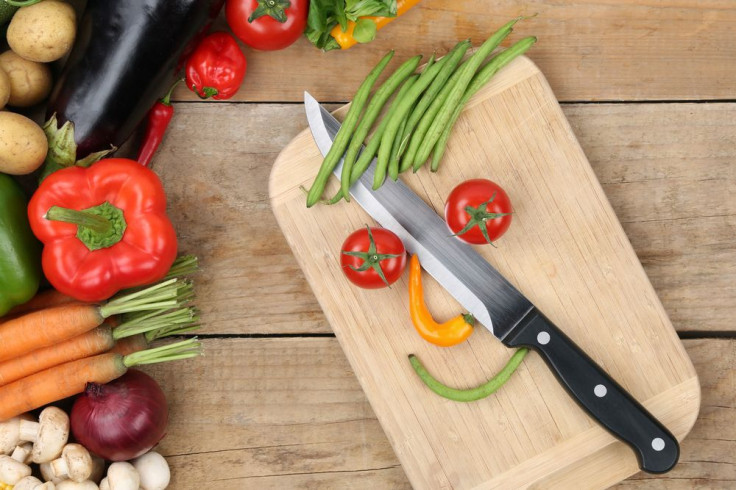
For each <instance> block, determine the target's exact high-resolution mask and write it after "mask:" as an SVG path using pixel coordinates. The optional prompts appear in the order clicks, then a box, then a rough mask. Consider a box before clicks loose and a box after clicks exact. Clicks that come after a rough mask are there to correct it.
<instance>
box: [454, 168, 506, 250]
mask: <svg viewBox="0 0 736 490" xmlns="http://www.w3.org/2000/svg"><path fill="white" fill-rule="evenodd" d="M445 221H447V226H449V227H450V230H452V232H453V233H454V234H455V235H456V236H457V237H458V238H460V239H461V240H463V241H465V242H468V243H474V244H483V243H491V244H492V242H493V241H494V240H498V239H499V238H500V237H501V235H503V234H504V233H505V232H506V230H508V229H509V226H510V225H511V200H510V199H509V196H508V195H507V194H506V191H504V190H503V189H502V188H501V186H499V185H498V184H496V183H495V182H492V181H490V180H487V179H471V180H466V181H465V182H463V183H462V184H460V185H458V186H457V187H455V188H454V189H453V190H452V192H450V195H449V196H448V198H447V203H446V204H445Z"/></svg>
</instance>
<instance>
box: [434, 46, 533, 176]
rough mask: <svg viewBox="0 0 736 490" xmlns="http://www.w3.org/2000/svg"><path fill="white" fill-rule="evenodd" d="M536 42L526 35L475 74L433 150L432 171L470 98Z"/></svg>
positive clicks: (437, 165)
mask: <svg viewBox="0 0 736 490" xmlns="http://www.w3.org/2000/svg"><path fill="white" fill-rule="evenodd" d="M536 42H537V38H536V37H534V36H531V37H525V38H524V39H522V40H521V41H518V42H517V43H515V44H513V45H512V46H510V47H509V48H508V49H506V50H504V51H501V53H499V54H497V55H496V56H494V57H493V58H491V61H489V62H488V64H486V66H484V67H483V68H482V69H481V70H480V71H479V72H478V73H476V74H475V76H474V77H473V79H472V80H471V81H470V85H468V88H467V89H466V90H465V94H463V98H462V99H460V103H459V104H458V105H457V107H455V110H454V112H453V113H452V116H451V117H450V121H449V122H448V123H447V125H446V126H445V129H443V130H442V135H440V138H439V139H438V140H437V143H436V144H435V146H434V150H433V151H432V166H431V170H432V172H436V171H437V169H438V168H439V165H440V160H442V155H444V153H445V147H446V146H447V140H448V138H449V137H450V133H451V132H452V128H453V126H455V122H456V121H457V118H458V116H460V113H461V112H462V110H463V107H465V104H467V103H468V100H470V98H471V97H472V96H473V95H475V93H476V92H477V91H478V90H480V89H481V87H483V85H485V84H486V83H488V81H489V80H490V79H491V78H492V77H493V75H495V74H496V73H497V72H498V70H500V69H501V68H503V67H504V66H506V65H508V64H509V63H510V62H511V61H513V60H514V59H515V58H516V57H517V56H520V55H522V54H524V53H525V52H526V51H527V50H528V49H529V48H531V47H532V46H533V45H534V43H536Z"/></svg>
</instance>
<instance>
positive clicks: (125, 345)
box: [110, 333, 148, 356]
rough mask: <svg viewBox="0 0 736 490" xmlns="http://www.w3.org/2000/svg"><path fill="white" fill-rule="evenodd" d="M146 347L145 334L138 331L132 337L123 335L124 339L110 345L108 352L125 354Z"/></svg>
mask: <svg viewBox="0 0 736 490" xmlns="http://www.w3.org/2000/svg"><path fill="white" fill-rule="evenodd" d="M147 348H148V340H146V335H145V334H142V333H139V334H137V335H133V336H132V337H125V338H124V339H120V340H118V341H117V342H115V345H113V346H112V348H111V349H110V352H112V353H114V354H120V355H121V356H127V355H128V354H132V353H133V352H140V351H142V350H144V349H147Z"/></svg>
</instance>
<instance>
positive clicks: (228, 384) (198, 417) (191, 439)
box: [147, 338, 736, 490]
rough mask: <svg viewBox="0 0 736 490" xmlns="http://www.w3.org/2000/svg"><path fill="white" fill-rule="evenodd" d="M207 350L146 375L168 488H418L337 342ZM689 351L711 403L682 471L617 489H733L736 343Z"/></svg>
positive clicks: (233, 344)
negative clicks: (159, 416)
mask: <svg viewBox="0 0 736 490" xmlns="http://www.w3.org/2000/svg"><path fill="white" fill-rule="evenodd" d="M204 343H205V348H206V352H207V355H206V356H205V357H203V358H201V359H198V360H196V361H194V362H191V363H183V364H182V363H177V364H176V365H174V364H172V365H169V366H164V365H162V366H155V367H154V366H151V367H149V368H147V371H148V372H150V373H151V374H153V375H154V376H155V377H156V379H157V380H159V382H160V383H161V384H162V386H163V389H164V391H165V392H166V395H167V398H168V399H169V401H170V406H171V425H170V428H169V432H168V435H167V437H166V439H164V441H163V443H162V445H161V446H160V448H159V449H160V450H161V452H162V453H163V454H164V455H166V457H167V459H168V461H169V462H170V463H171V465H172V472H173V474H172V476H173V480H172V485H171V487H170V488H173V489H176V490H194V489H199V488H218V490H244V489H256V488H257V489H274V490H276V489H284V488H289V489H295V490H296V489H345V488H351V489H356V490H371V489H389V488H390V489H394V490H409V489H410V488H411V485H410V484H409V481H408V479H407V478H406V475H405V473H404V472H403V470H402V469H401V466H400V464H399V461H398V459H397V457H396V456H395V455H394V453H393V451H392V449H391V445H390V444H389V441H388V439H387V438H386V436H385V435H384V433H383V430H382V429H381V426H380V424H379V423H378V420H377V419H376V416H375V414H374V413H373V411H372V410H371V408H370V405H369V404H368V400H367V399H366V397H365V395H364V394H363V391H362V389H361V388H360V384H359V383H358V380H357V378H356V377H355V375H354V374H353V373H352V370H351V369H350V365H349V364H348V361H347V359H346V358H345V355H344V354H343V352H342V349H341V348H340V346H339V345H338V343H337V341H336V340H335V339H315V338H303V339H205V341H204ZM684 344H685V347H686V349H687V352H688V354H689V356H690V357H691V358H692V360H693V363H694V365H695V368H696V369H697V372H698V377H699V379H700V382H701V387H702V394H703V399H702V405H701V409H700V417H699V418H698V421H697V422H696V424H695V426H694V427H693V430H692V432H691V433H690V434H689V435H688V436H687V438H685V440H684V441H683V442H682V456H681V458H680V462H679V463H678V465H677V466H676V467H675V468H674V470H672V472H670V473H668V474H667V475H661V476H652V475H646V474H642V473H639V474H637V475H634V476H633V477H631V478H629V479H627V480H625V481H624V482H622V483H620V484H619V485H618V486H616V487H614V488H617V489H621V490H624V489H625V490H665V489H666V490H671V489H673V490H686V489H687V490H690V489H693V488H699V489H706V488H707V489H713V490H721V489H722V490H725V489H730V488H734V486H736V473H734V467H736V390H734V385H735V384H736V340H729V339H722V340H717V339H707V340H685V341H684ZM233 373H238V374H237V375H234V374H233ZM435 374H436V375H437V376H441V375H443V373H442V372H439V371H437V370H436V369H435ZM496 396H497V397H501V396H502V392H499V393H498V394H497V395H496ZM478 403H480V404H490V403H493V398H490V399H486V400H484V401H481V402H478ZM498 430H502V426H500V425H499V426H498ZM488 457H489V458H496V457H498V456H497V455H495V454H491V455H488ZM213 480H217V482H216V484H215V485H216V487H215V486H213V483H212V481H213Z"/></svg>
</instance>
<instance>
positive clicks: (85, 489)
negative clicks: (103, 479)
mask: <svg viewBox="0 0 736 490" xmlns="http://www.w3.org/2000/svg"><path fill="white" fill-rule="evenodd" d="M99 488H100V487H98V486H97V484H96V483H95V482H93V481H90V480H86V481H83V482H76V481H72V480H64V481H63V482H61V483H59V484H58V485H56V490H99Z"/></svg>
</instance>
